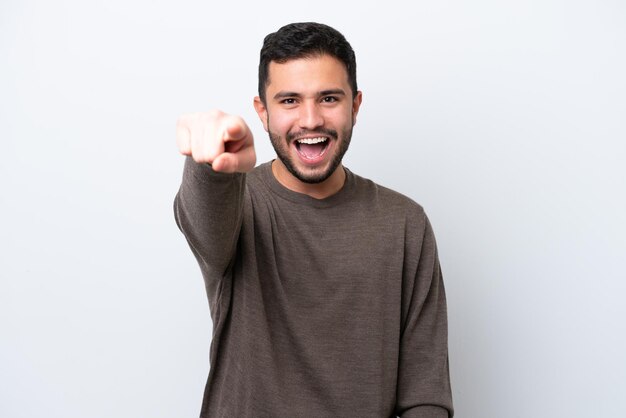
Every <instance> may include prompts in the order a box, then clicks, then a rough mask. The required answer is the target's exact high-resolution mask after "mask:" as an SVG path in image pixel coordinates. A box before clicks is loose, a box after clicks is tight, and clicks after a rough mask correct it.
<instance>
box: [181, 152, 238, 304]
mask: <svg viewBox="0 0 626 418" xmlns="http://www.w3.org/2000/svg"><path fill="white" fill-rule="evenodd" d="M245 177H246V176H245V174H241V173H237V174H225V173H218V172H215V171H213V169H212V168H211V166H210V165H208V164H198V163H196V162H194V161H193V160H192V159H191V158H189V157H188V158H187V160H186V161H185V167H184V170H183V180H182V184H181V186H180V189H179V191H178V193H177V195H176V198H175V199H174V216H175V218H176V223H177V225H178V227H179V229H180V230H181V231H182V232H183V234H184V235H185V238H186V239H187V242H188V243H189V246H190V247H191V250H192V252H193V254H194V255H195V257H196V259H197V260H198V263H199V264H200V267H201V270H202V274H203V276H204V280H205V284H206V288H207V294H208V296H209V304H210V306H211V310H212V311H213V309H214V306H215V299H216V298H217V297H218V289H219V285H220V282H221V280H222V279H223V278H224V277H225V275H226V273H227V270H228V267H229V266H230V265H231V262H232V260H233V258H234V255H235V251H236V248H237V240H238V236H239V231H240V228H241V220H242V213H243V196H244V187H245Z"/></svg>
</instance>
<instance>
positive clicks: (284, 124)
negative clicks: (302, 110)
mask: <svg viewBox="0 0 626 418" xmlns="http://www.w3.org/2000/svg"><path fill="white" fill-rule="evenodd" d="M292 124H293V121H292V118H291V117H290V115H289V114H285V113H284V112H272V113H270V114H269V119H268V125H269V128H271V130H272V132H277V133H281V132H282V133H284V132H289V130H290V129H291V127H292Z"/></svg>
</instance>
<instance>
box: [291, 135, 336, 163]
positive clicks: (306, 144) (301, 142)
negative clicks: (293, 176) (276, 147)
mask: <svg viewBox="0 0 626 418" xmlns="http://www.w3.org/2000/svg"><path fill="white" fill-rule="evenodd" d="M295 144H296V150H298V154H300V156H301V157H302V158H304V159H305V160H317V159H319V158H320V157H322V156H323V155H324V154H325V153H326V150H327V149H328V145H329V141H328V138H326V137H322V136H320V137H317V138H302V139H297V140H296V141H295Z"/></svg>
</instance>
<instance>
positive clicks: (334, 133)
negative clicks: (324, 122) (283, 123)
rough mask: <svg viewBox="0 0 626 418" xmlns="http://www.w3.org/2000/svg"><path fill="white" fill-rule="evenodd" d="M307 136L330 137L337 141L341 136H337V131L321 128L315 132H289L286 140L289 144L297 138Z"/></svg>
mask: <svg viewBox="0 0 626 418" xmlns="http://www.w3.org/2000/svg"><path fill="white" fill-rule="evenodd" d="M306 135H318V136H329V137H331V138H332V139H335V140H336V139H337V138H338V137H339V135H338V134H337V131H335V130H334V129H327V128H319V129H316V130H314V131H309V130H302V131H298V132H289V133H287V135H286V139H287V142H288V143H289V142H291V141H293V140H294V139H296V138H301V137H303V136H306Z"/></svg>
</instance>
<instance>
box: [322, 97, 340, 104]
mask: <svg viewBox="0 0 626 418" xmlns="http://www.w3.org/2000/svg"><path fill="white" fill-rule="evenodd" d="M338 100H339V99H337V98H336V97H335V96H325V97H323V98H322V102H324V103H335V102H337V101H338Z"/></svg>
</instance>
